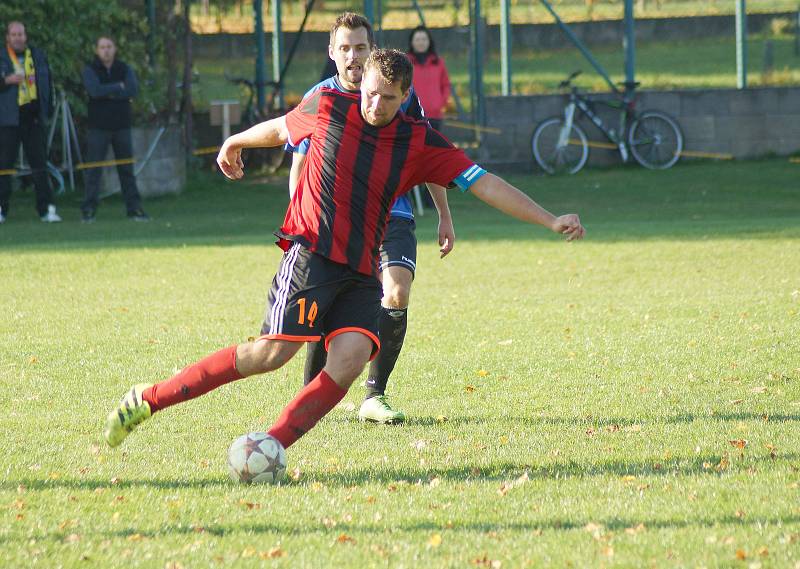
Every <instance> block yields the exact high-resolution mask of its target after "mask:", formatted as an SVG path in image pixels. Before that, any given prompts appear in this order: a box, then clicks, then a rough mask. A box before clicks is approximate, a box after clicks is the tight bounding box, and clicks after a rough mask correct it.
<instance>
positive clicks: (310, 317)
mask: <svg viewBox="0 0 800 569" xmlns="http://www.w3.org/2000/svg"><path fill="white" fill-rule="evenodd" d="M297 306H298V308H299V309H300V315H299V317H298V318H297V323H298V324H300V325H303V324H305V323H306V321H308V327H309V328H313V327H314V320H315V319H316V318H317V301H316V300H315V301H312V302H311V306H309V307H308V313H306V299H305V298H300V299H298V300H297Z"/></svg>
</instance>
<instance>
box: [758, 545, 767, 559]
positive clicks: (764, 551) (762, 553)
mask: <svg viewBox="0 0 800 569" xmlns="http://www.w3.org/2000/svg"><path fill="white" fill-rule="evenodd" d="M758 554H759V555H760V556H761V557H769V549H767V548H766V547H762V548H760V549H759V550H758Z"/></svg>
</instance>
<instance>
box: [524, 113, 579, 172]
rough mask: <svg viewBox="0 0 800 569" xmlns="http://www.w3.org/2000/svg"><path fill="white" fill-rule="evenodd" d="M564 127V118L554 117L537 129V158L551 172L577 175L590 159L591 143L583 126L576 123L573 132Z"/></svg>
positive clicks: (533, 142) (543, 168)
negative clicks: (567, 131) (566, 131)
mask: <svg viewBox="0 0 800 569" xmlns="http://www.w3.org/2000/svg"><path fill="white" fill-rule="evenodd" d="M564 129H565V124H564V119H563V118H561V117H553V118H550V119H547V120H545V121H542V122H541V123H539V126H537V127H536V130H535V131H534V132H533V138H532V139H531V147H532V148H533V157H534V158H535V159H536V163H537V164H539V166H540V167H541V168H542V170H544V171H545V172H547V173H548V174H564V173H567V174H574V173H575V172H577V171H578V170H580V169H581V168H583V166H584V164H586V160H587V159H588V158H589V143H588V142H587V139H586V134H584V132H583V130H582V129H581V127H579V126H578V125H576V124H575V123H573V124H572V127H571V128H570V131H569V133H565V132H564Z"/></svg>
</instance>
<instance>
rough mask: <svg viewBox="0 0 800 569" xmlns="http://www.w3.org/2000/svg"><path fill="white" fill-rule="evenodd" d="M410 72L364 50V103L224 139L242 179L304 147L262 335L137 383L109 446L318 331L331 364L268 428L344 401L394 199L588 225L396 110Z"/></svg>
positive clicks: (268, 363) (222, 157)
mask: <svg viewBox="0 0 800 569" xmlns="http://www.w3.org/2000/svg"><path fill="white" fill-rule="evenodd" d="M412 73H413V67H412V66H411V63H410V62H409V60H408V59H407V58H406V56H405V54H403V53H402V52H400V51H397V50H386V49H380V50H376V51H374V52H372V54H371V55H370V56H369V59H368V60H367V62H366V64H365V70H364V78H363V79H362V82H361V96H360V97H359V96H357V95H353V94H347V93H341V92H339V91H334V90H321V91H319V92H318V94H316V95H315V96H314V97H311V98H309V99H306V100H305V101H304V102H303V103H302V104H301V105H300V106H299V107H297V108H296V109H294V110H293V111H291V112H290V113H288V114H287V115H284V116H281V117H278V118H275V119H272V120H270V121H267V122H264V123H261V124H259V125H256V126H254V127H252V128H250V129H249V130H247V131H245V132H242V133H239V134H236V135H234V136H232V137H230V138H229V139H228V140H226V141H225V143H224V144H223V146H222V149H221V150H220V153H219V156H218V157H217V164H218V165H219V167H220V169H221V170H222V172H223V173H224V174H225V175H226V176H227V177H228V178H231V179H234V180H236V179H239V178H241V177H242V176H243V175H244V172H243V163H242V160H241V151H242V149H244V148H252V147H266V146H279V145H282V144H285V143H287V142H290V143H292V144H293V145H294V144H296V143H298V142H299V141H300V140H301V139H304V138H307V137H311V139H312V144H311V147H310V151H309V155H308V158H307V160H306V164H305V166H304V168H303V172H302V174H301V176H300V179H299V181H298V187H297V191H296V192H295V194H294V196H293V197H292V200H291V202H290V204H289V208H288V211H287V213H286V217H285V219H284V222H283V225H282V226H281V228H280V229H279V230H278V232H277V234H278V236H279V245H280V246H281V247H282V248H283V249H284V251H285V254H284V256H283V259H282V260H281V263H280V266H279V269H278V273H277V275H276V276H275V279H274V280H273V285H272V290H271V292H270V295H269V302H268V307H267V312H266V316H265V319H264V325H263V326H262V335H261V337H259V338H258V339H257V340H255V341H253V342H247V343H244V344H239V345H238V346H231V347H229V348H226V349H223V350H220V351H219V352H217V353H215V354H212V355H210V356H208V357H207V358H205V359H203V360H201V361H200V362H198V363H196V364H194V365H191V366H189V367H187V368H185V369H184V370H183V371H181V372H180V373H178V374H177V375H175V376H174V377H172V378H171V379H169V380H167V381H164V382H161V383H159V384H156V385H153V386H143V385H142V386H135V387H134V388H133V389H132V390H131V392H130V394H132V396H130V397H126V398H124V399H123V401H122V402H121V403H120V405H119V406H118V407H117V408H115V409H114V410H113V411H112V412H111V413H110V414H109V416H108V420H107V423H106V440H107V441H108V442H109V444H111V445H112V446H115V445H116V444H119V443H120V442H122V440H123V439H124V438H125V436H126V435H127V434H128V433H129V432H130V431H131V430H132V429H133V427H135V426H136V425H137V424H138V423H140V422H141V421H143V420H144V419H147V418H149V417H150V416H151V414H152V413H154V412H156V411H159V410H161V409H164V408H165V407H168V406H170V405H174V404H176V403H179V402H182V401H186V400H188V399H192V398H194V397H197V396H199V395H202V394H204V393H206V392H208V391H210V390H212V389H215V388H217V387H219V386H221V385H223V384H225V383H229V382H231V381H234V380H237V379H241V378H243V377H247V376H250V375H255V374H259V373H265V372H269V371H274V370H276V369H278V368H279V367H281V366H282V365H284V364H285V363H286V362H287V361H289V359H291V358H292V357H293V356H294V355H295V354H296V353H297V351H298V350H299V348H300V346H301V345H302V343H303V342H307V341H310V340H313V339H318V338H319V337H320V334H321V333H322V334H324V335H325V342H326V344H327V349H328V360H327V363H326V364H325V367H324V369H323V370H322V371H321V372H320V373H319V375H318V376H317V377H316V378H314V380H313V381H311V382H310V383H309V384H308V385H306V386H305V387H304V388H303V389H302V390H301V391H300V392H299V393H298V395H297V396H296V397H295V398H294V399H293V400H292V401H291V402H290V403H289V404H288V405H287V406H286V407H285V408H284V410H283V412H282V413H281V415H280V416H279V417H278V419H277V421H276V422H275V423H274V425H273V426H272V428H271V429H270V430H269V433H270V434H271V435H272V436H274V437H275V438H276V439H277V440H278V441H280V442H281V444H282V445H283V446H284V448H288V447H289V446H291V445H292V444H293V443H294V442H295V441H296V440H297V439H298V438H300V437H301V436H303V435H304V434H305V433H306V432H308V430H309V429H311V428H312V427H313V426H314V425H315V424H316V423H317V422H318V421H319V420H320V419H321V418H322V417H324V416H325V415H326V414H327V413H328V412H329V411H330V410H331V409H333V407H334V406H335V405H336V404H337V403H338V402H339V401H341V399H342V398H343V397H344V395H345V394H346V393H347V390H348V389H349V388H350V386H351V385H352V383H353V382H354V381H355V379H356V378H357V377H358V376H359V374H360V373H361V372H362V370H363V369H364V366H365V365H366V363H367V362H368V361H369V360H370V358H371V357H374V355H375V353H376V351H377V350H379V349H380V343H379V340H378V337H377V334H376V327H377V315H378V310H379V308H380V284H379V283H378V280H377V278H376V277H375V273H376V262H377V249H378V245H379V244H380V242H381V240H382V239H383V234H384V231H385V228H386V224H387V220H388V213H389V208H390V207H391V204H392V202H393V201H394V199H395V198H396V197H397V195H399V194H401V193H403V192H405V191H407V190H408V189H409V188H411V187H413V186H414V185H417V184H420V183H424V182H427V181H432V182H435V183H437V184H439V185H442V186H445V187H459V188H460V189H461V190H462V191H470V192H471V193H472V194H474V195H475V196H477V197H478V198H479V199H481V200H483V201H485V202H486V203H488V204H489V205H491V206H493V207H495V208H497V209H499V210H500V211H503V212H505V213H507V214H509V215H511V216H512V217H516V218H517V219H520V220H522V221H525V222H527V223H532V224H538V225H542V226H544V227H546V228H549V229H550V230H552V231H554V232H556V233H560V234H562V235H564V236H565V237H566V239H567V240H568V241H572V240H575V239H580V238H582V237H583V235H584V228H583V226H582V225H581V223H580V219H579V218H578V216H577V215H575V214H568V215H562V216H560V217H556V216H554V215H553V214H551V213H550V212H548V211H547V210H545V209H543V208H542V207H540V206H539V205H538V204H537V203H536V202H534V201H533V200H531V199H530V198H529V197H528V196H527V195H526V194H524V193H522V192H521V191H520V190H518V189H516V188H515V187H513V186H511V185H510V184H508V183H507V182H505V181H503V180H502V179H501V178H498V177H497V176H494V175H492V174H489V173H487V172H486V171H485V170H483V169H482V168H481V167H480V166H478V165H476V164H474V163H473V162H472V161H471V160H470V159H469V158H468V157H467V156H466V155H465V154H464V153H463V152H462V151H460V150H458V149H456V148H455V147H453V146H452V145H451V144H450V143H449V142H448V141H447V140H446V139H445V138H444V137H443V136H442V135H441V134H439V133H437V132H436V131H435V130H433V129H432V128H430V126H429V125H428V124H427V123H425V122H422V121H418V120H414V119H410V118H408V117H406V116H405V115H403V114H402V113H399V112H398V110H399V108H400V105H401V103H402V102H403V100H404V99H405V98H406V97H407V96H408V91H409V87H410V85H411V79H412Z"/></svg>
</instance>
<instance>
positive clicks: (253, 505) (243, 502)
mask: <svg viewBox="0 0 800 569" xmlns="http://www.w3.org/2000/svg"><path fill="white" fill-rule="evenodd" d="M239 504H240V505H242V506H244V507H245V508H247V509H248V510H260V509H261V504H256V503H254V502H248V501H247V500H239Z"/></svg>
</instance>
